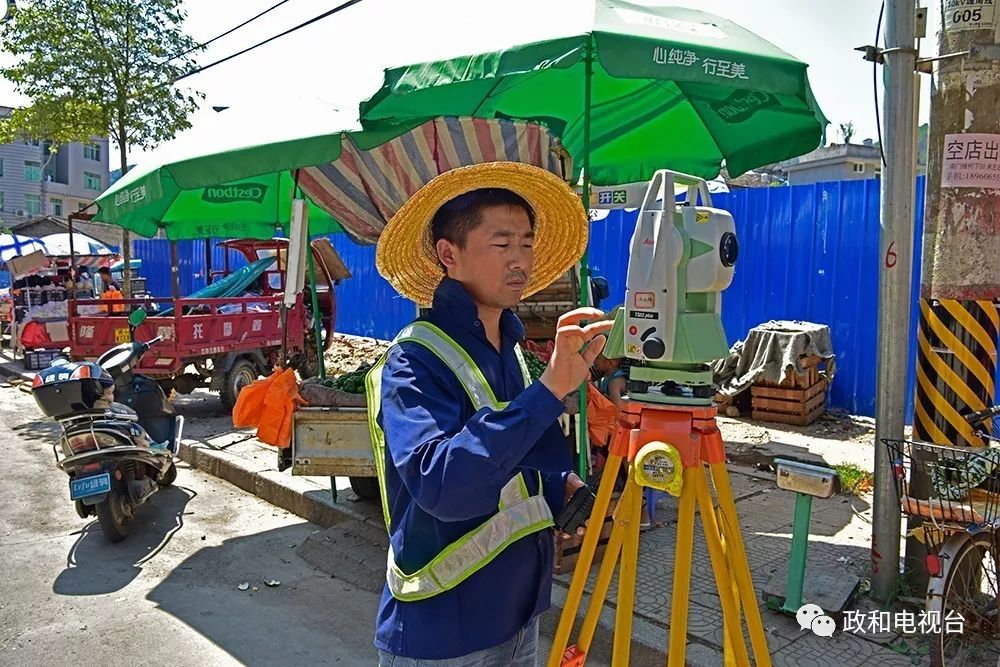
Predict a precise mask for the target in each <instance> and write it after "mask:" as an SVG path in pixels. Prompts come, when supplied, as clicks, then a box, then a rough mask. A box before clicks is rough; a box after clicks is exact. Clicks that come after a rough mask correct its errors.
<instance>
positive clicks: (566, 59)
mask: <svg viewBox="0 0 1000 667" xmlns="http://www.w3.org/2000/svg"><path fill="white" fill-rule="evenodd" d="M556 30H558V29H556ZM806 68H807V65H806V64H805V63H803V62H801V61H799V60H796V59H795V58H793V57H792V56H790V55H789V54H787V53H785V52H784V51H782V50H781V49H779V48H777V47H776V46H774V45H773V44H771V43H770V42H768V41H766V40H764V39H761V38H760V37H758V36H757V35H754V34H753V33H751V32H749V31H747V30H745V29H744V28H741V27H740V26H738V25H736V24H735V23H732V22H731V21H728V20H726V19H724V18H720V17H717V16H712V15H711V14H706V13H704V12H699V11H696V10H691V9H682V8H678V7H646V6H642V5H635V4H632V3H629V2H624V1H622V0H597V1H596V3H595V7H594V20H593V26H592V28H591V29H590V30H589V31H587V32H585V33H583V34H577V35H569V36H566V35H565V34H562V35H560V34H558V32H555V33H554V35H553V38H552V39H549V40H546V41H541V42H535V43H532V44H524V45H521V46H514V47H512V48H509V49H504V50H501V51H493V52H490V53H481V54H478V55H472V56H462V57H458V58H452V59H450V60H442V61H438V62H430V63H423V64H418V65H408V66H404V67H397V68H394V69H390V70H387V71H386V73H385V80H384V83H383V85H382V87H381V89H379V90H378V92H376V93H375V95H374V96H372V98H371V99H369V100H368V101H366V102H363V103H362V104H361V112H360V116H361V121H362V124H363V125H364V126H365V127H370V128H377V127H379V126H380V125H381V124H382V123H385V122H390V123H395V122H400V121H401V120H404V119H408V118H421V117H430V116H436V115H455V116H474V117H480V118H518V119H522V120H529V121H536V122H541V123H544V124H546V125H547V126H548V127H549V128H550V129H552V130H553V131H554V132H555V134H557V135H559V136H560V138H561V139H562V142H563V145H564V146H565V147H566V149H567V150H568V151H569V153H570V154H571V155H572V156H573V158H574V160H575V163H574V164H575V165H576V166H577V167H582V170H583V193H582V194H583V201H584V202H587V201H590V185H591V183H593V184H596V185H617V184H620V183H631V182H636V181H644V180H648V179H649V178H651V176H652V174H653V172H654V171H656V170H657V169H664V168H667V169H673V170H675V171H681V172H686V173H689V174H693V175H695V176H701V177H703V178H714V177H715V176H716V175H718V173H719V171H720V168H721V166H722V163H723V162H725V164H726V167H727V169H728V171H729V173H730V174H731V175H733V176H736V175H739V174H742V173H744V172H745V171H747V170H749V169H752V168H753V167H757V166H760V165H764V164H768V163H771V162H777V161H779V160H783V159H786V158H791V157H794V156H797V155H802V154H803V153H807V152H809V151H810V150H812V149H814V148H816V146H817V145H819V143H820V141H821V140H822V137H823V132H824V129H825V127H826V124H827V120H826V118H825V117H824V116H823V113H822V111H820V109H819V106H818V105H817V104H816V100H815V99H814V97H813V95H812V91H811V89H810V87H809V80H808V78H807V76H806ZM588 278H589V270H588V268H587V260H586V256H584V258H583V261H582V270H581V281H580V302H581V303H582V304H584V305H586V304H587V303H588V292H587V282H588ZM580 412H581V417H582V419H583V420H586V414H587V405H586V392H584V391H581V392H580ZM579 440H580V442H579V447H578V453H579V472H580V473H581V475H582V474H584V473H585V471H586V469H587V461H586V459H587V451H588V443H587V436H586V429H580V433H579Z"/></svg>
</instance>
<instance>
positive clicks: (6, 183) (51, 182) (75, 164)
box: [0, 106, 110, 226]
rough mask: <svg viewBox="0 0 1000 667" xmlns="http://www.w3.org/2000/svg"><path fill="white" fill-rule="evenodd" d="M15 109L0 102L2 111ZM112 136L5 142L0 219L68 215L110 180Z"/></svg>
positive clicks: (1, 154)
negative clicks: (54, 144) (57, 142)
mask: <svg viewBox="0 0 1000 667" xmlns="http://www.w3.org/2000/svg"><path fill="white" fill-rule="evenodd" d="M11 111H12V109H11V107H5V106H0V116H5V115H7V114H9V113H10V112H11ZM108 149H109V144H108V139H107V138H95V139H94V140H93V141H91V142H88V143H86V144H81V143H73V144H66V145H64V146H61V147H60V148H59V149H58V150H57V151H56V152H55V153H51V152H50V151H49V146H48V144H46V143H45V142H30V141H29V142H17V143H12V144H0V219H2V220H3V221H4V225H5V226H9V225H11V224H16V223H19V222H23V221H25V220H30V219H33V218H39V217H44V216H54V217H56V218H65V217H66V216H68V215H69V214H70V213H72V212H73V211H77V210H79V209H81V208H83V207H84V206H86V205H87V204H89V203H90V202H91V201H93V199H94V198H95V197H97V195H99V194H100V193H101V192H103V191H104V190H105V189H107V187H108V185H109V184H110V173H109V169H108V164H109V158H108Z"/></svg>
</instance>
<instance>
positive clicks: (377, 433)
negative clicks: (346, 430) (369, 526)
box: [365, 353, 389, 531]
mask: <svg viewBox="0 0 1000 667" xmlns="http://www.w3.org/2000/svg"><path fill="white" fill-rule="evenodd" d="M387 355H388V353H386V354H383V355H382V358H381V359H379V361H378V363H377V364H375V366H373V367H372V369H371V370H369V371H368V373H367V374H365V391H366V392H367V393H366V396H365V404H366V405H367V407H368V435H369V438H370V440H371V443H372V451H373V453H374V455H375V476H376V477H377V478H378V490H379V497H380V498H381V500H382V518H383V519H385V529H386V531H388V530H389V497H388V495H387V494H386V490H385V433H383V432H382V429H381V428H380V427H379V425H378V413H379V410H380V409H381V408H382V369H383V368H384V367H385V359H386V356H387Z"/></svg>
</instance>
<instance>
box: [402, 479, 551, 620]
mask: <svg viewBox="0 0 1000 667" xmlns="http://www.w3.org/2000/svg"><path fill="white" fill-rule="evenodd" d="M511 481H513V480H511ZM512 516H513V517H515V518H514V519H513V521H516V523H515V524H514V525H511V526H506V527H505V528H506V529H505V530H502V531H501V530H495V529H494V528H495V524H502V523H504V522H507V523H510V522H511V521H512V519H511V517H512ZM553 525H554V522H553V521H552V512H551V511H550V510H549V507H548V505H547V504H546V503H545V499H544V498H543V497H542V496H540V495H539V496H532V497H531V498H529V499H527V500H525V501H523V502H520V503H518V504H517V506H516V507H515V508H512V509H508V510H506V511H505V512H501V513H498V514H495V515H493V516H492V517H490V518H489V519H487V520H486V522H485V523H483V525H481V526H479V527H477V528H474V529H473V530H471V531H469V532H468V533H466V534H465V535H463V536H462V537H460V538H459V539H458V540H456V541H455V542H453V543H452V544H450V545H448V546H447V547H445V549H444V550H442V551H441V553H439V554H438V555H437V556H435V557H434V558H433V559H432V560H431V561H430V562H429V563H428V564H427V565H425V566H424V567H422V568H420V569H419V570H417V571H416V572H414V573H412V574H406V573H404V572H403V571H402V570H400V569H399V567H398V566H397V565H396V564H395V562H394V559H393V555H392V553H391V551H390V553H389V562H388V568H387V570H386V581H387V582H388V584H389V592H390V593H392V596H393V597H394V598H396V599H397V600H401V601H404V602H413V601H416V600H424V599H427V598H429V597H432V596H434V595H437V594H438V593H442V592H444V591H446V590H451V589H452V588H454V587H456V586H458V585H459V584H460V583H462V582H463V581H465V580H466V579H468V578H469V577H470V576H472V575H473V574H475V573H476V572H478V571H479V570H481V569H482V568H483V567H485V566H486V565H488V564H489V563H490V562H492V561H493V559H494V558H496V557H497V556H498V555H499V554H500V553H501V552H503V550H504V549H506V548H507V547H508V546H510V545H511V544H512V543H514V542H516V541H517V540H519V539H521V538H522V537H526V536H527V535H531V534H532V533H536V532H538V531H541V530H545V529H547V528H550V527H552V526H553ZM515 526H516V528H515ZM490 537H494V538H497V539H499V538H500V537H502V538H503V539H502V540H500V541H498V542H495V543H493V544H489V539H490ZM484 541H485V542H486V544H481V543H482V542H484ZM466 552H477V553H473V554H472V555H474V556H475V560H472V559H471V558H469V554H468V553H466Z"/></svg>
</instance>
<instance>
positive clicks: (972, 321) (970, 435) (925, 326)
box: [913, 299, 1000, 447]
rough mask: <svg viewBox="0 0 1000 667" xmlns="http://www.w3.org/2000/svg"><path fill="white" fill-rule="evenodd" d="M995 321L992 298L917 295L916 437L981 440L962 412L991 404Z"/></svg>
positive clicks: (998, 319)
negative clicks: (918, 299)
mask: <svg viewBox="0 0 1000 667" xmlns="http://www.w3.org/2000/svg"><path fill="white" fill-rule="evenodd" d="M998 326H1000V316H998V314H997V309H996V306H994V304H993V302H991V301H958V300H954V299H941V300H936V299H921V300H920V328H919V330H918V331H917V392H916V394H917V395H916V402H915V404H914V415H913V437H914V438H915V439H917V440H923V441H927V442H935V443H938V444H942V445H957V446H964V447H982V446H983V445H984V443H983V440H982V438H980V437H979V436H977V435H976V434H975V432H974V431H973V429H972V427H971V426H970V425H969V424H968V422H966V421H965V419H964V417H963V415H966V414H968V413H970V412H976V411H979V410H983V409H985V408H987V407H990V406H991V405H993V399H994V397H995V396H996V388H995V386H994V377H995V375H996V369H997V330H998Z"/></svg>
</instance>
